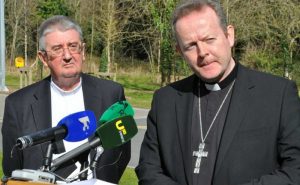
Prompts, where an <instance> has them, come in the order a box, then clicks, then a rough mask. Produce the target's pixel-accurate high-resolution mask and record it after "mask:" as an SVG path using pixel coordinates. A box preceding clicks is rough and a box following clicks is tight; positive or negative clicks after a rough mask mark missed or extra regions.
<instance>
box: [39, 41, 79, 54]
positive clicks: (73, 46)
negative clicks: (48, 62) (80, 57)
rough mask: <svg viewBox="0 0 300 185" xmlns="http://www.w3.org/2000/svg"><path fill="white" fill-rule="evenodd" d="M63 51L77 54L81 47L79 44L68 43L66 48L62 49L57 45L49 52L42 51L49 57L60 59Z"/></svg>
mask: <svg viewBox="0 0 300 185" xmlns="http://www.w3.org/2000/svg"><path fill="white" fill-rule="evenodd" d="M65 49H68V51H69V52H70V54H79V53H80V52H81V51H82V49H83V45H82V44H79V43H70V44H68V46H67V47H66V48H65V47H63V46H62V45H57V46H54V47H53V48H51V50H43V51H44V52H46V53H50V54H51V56H53V57H61V56H63V54H64V53H65Z"/></svg>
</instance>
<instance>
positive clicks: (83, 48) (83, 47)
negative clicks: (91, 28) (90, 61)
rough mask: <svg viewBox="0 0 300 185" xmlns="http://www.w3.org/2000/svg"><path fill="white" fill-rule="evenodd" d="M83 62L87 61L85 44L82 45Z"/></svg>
mask: <svg viewBox="0 0 300 185" xmlns="http://www.w3.org/2000/svg"><path fill="white" fill-rule="evenodd" d="M81 47H82V51H81V52H82V61H85V43H82V46H81Z"/></svg>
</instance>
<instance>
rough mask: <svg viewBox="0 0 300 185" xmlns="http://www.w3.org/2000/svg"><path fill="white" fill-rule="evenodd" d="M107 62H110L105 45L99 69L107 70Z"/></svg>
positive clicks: (101, 70)
mask: <svg viewBox="0 0 300 185" xmlns="http://www.w3.org/2000/svg"><path fill="white" fill-rule="evenodd" d="M107 64H108V56H107V47H105V48H104V49H103V51H102V54H101V57H100V63H99V71H100V72H107Z"/></svg>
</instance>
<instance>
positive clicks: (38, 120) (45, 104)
mask: <svg viewBox="0 0 300 185" xmlns="http://www.w3.org/2000/svg"><path fill="white" fill-rule="evenodd" d="M33 98H34V101H33V102H32V104H31V105H30V106H31V108H32V115H33V119H34V123H35V126H36V128H37V130H43V129H46V128H49V127H51V125H52V123H51V121H52V119H51V93H50V78H47V79H44V80H43V81H42V82H41V85H40V86H39V87H38V89H37V90H36V92H35V93H34V94H33Z"/></svg>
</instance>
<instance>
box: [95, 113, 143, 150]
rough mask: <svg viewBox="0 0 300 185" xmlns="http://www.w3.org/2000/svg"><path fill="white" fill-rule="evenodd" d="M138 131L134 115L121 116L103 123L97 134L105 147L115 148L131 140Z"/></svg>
mask: <svg viewBox="0 0 300 185" xmlns="http://www.w3.org/2000/svg"><path fill="white" fill-rule="evenodd" d="M137 132H138V129H137V126H136V123H135V121H134V119H133V117H132V116H129V115H127V116H121V117H118V118H116V119H114V120H111V121H109V122H106V123H105V124H103V125H101V126H100V127H99V128H98V129H97V130H96V134H97V135H98V136H99V137H100V139H101V145H102V147H103V148H104V149H110V148H115V147H117V146H120V145H122V144H124V143H126V142H127V141H129V140H130V139H131V138H133V136H135V135H136V133H137Z"/></svg>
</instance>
